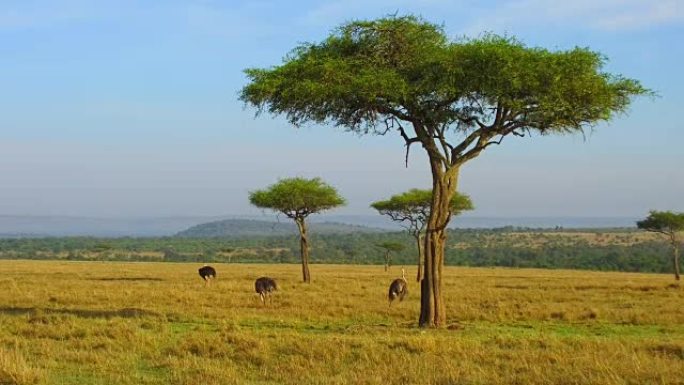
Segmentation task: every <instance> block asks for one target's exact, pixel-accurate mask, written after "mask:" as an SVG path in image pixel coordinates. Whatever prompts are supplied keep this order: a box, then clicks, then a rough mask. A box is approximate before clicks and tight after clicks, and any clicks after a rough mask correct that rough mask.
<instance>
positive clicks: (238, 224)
mask: <svg viewBox="0 0 684 385" xmlns="http://www.w3.org/2000/svg"><path fill="white" fill-rule="evenodd" d="M386 231H388V230H386V229H380V228H375V227H368V226H360V225H350V224H346V223H337V222H317V223H311V224H310V226H309V233H311V234H350V233H380V232H386ZM294 234H297V226H296V225H295V224H294V223H290V222H268V221H258V220H252V219H225V220H220V221H214V222H208V223H202V224H199V225H196V226H192V227H190V228H188V229H187V230H183V231H180V232H178V233H176V235H175V236H177V237H184V238H218V237H226V238H239V237H258V236H273V235H294Z"/></svg>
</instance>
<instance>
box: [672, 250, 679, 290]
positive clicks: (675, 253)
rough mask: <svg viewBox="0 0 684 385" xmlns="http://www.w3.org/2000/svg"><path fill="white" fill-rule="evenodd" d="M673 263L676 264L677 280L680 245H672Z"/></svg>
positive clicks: (676, 277) (675, 273) (676, 278)
mask: <svg viewBox="0 0 684 385" xmlns="http://www.w3.org/2000/svg"><path fill="white" fill-rule="evenodd" d="M672 264H673V265H674V275H675V280H677V281H679V245H677V244H674V245H672Z"/></svg>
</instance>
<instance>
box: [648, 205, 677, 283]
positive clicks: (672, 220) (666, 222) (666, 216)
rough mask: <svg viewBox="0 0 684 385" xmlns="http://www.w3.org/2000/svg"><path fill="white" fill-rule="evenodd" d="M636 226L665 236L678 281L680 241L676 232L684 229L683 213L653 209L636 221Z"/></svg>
mask: <svg viewBox="0 0 684 385" xmlns="http://www.w3.org/2000/svg"><path fill="white" fill-rule="evenodd" d="M637 227H638V228H640V229H643V230H646V231H651V232H654V233H660V234H663V235H665V236H666V237H667V239H668V240H669V242H670V246H672V265H673V269H674V274H675V279H676V280H677V281H679V250H680V247H681V243H682V241H681V240H680V239H679V234H678V233H681V232H683V231H684V213H673V212H671V211H655V210H653V211H651V212H650V213H649V215H648V217H646V219H644V220H641V221H638V222H637Z"/></svg>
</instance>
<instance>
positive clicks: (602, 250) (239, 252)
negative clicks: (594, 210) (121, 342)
mask: <svg viewBox="0 0 684 385" xmlns="http://www.w3.org/2000/svg"><path fill="white" fill-rule="evenodd" d="M584 231H585V232H586V231H587V230H584ZM562 233H563V234H565V235H567V236H564V237H555V236H554V234H556V232H553V231H544V232H542V231H541V230H533V229H514V228H501V229H493V230H485V229H477V230H467V229H460V230H457V231H451V230H450V232H449V235H448V239H449V242H448V244H447V249H446V264H447V265H459V266H506V267H534V268H548V269H559V268H563V269H586V270H616V271H630V272H657V273H669V272H670V271H671V270H672V265H671V263H670V262H669V261H667V260H666V259H663V258H660V256H662V255H663V254H666V253H667V252H668V250H669V249H668V246H667V245H666V244H664V243H663V242H658V241H656V240H650V241H644V242H635V243H632V242H630V241H628V242H624V243H618V242H613V243H611V244H603V245H599V244H594V243H592V242H590V241H587V240H583V239H582V237H580V236H577V237H574V236H570V234H572V231H568V230H564V231H563V232H562ZM613 233H614V234H616V235H613V236H612V237H613V238H612V239H618V238H617V237H620V238H624V239H625V240H629V239H633V238H632V237H633V236H634V232H629V231H625V230H621V231H620V232H613ZM595 234H596V238H597V239H599V236H602V237H605V236H606V234H611V233H610V232H606V230H601V231H600V232H595ZM618 234H619V235H618ZM525 236H527V237H528V238H526V240H524V241H515V240H516V239H520V238H521V237H525ZM311 238H312V242H314V243H315V244H316V247H315V248H313V249H312V252H311V259H312V262H313V263H343V264H349V263H354V264H382V263H384V259H383V256H382V255H380V254H379V253H378V246H377V245H379V244H382V243H385V242H390V243H399V244H402V245H404V248H403V249H402V250H400V251H393V260H394V261H395V264H412V263H413V262H414V261H415V249H414V248H413V246H414V244H413V241H412V240H410V239H408V238H407V237H406V235H405V234H404V233H402V232H389V233H349V234H317V233H315V232H314V233H313V234H312V235H311ZM523 239H524V238H523ZM532 240H534V243H532ZM563 240H565V241H563ZM103 243H106V244H107V245H109V246H110V247H111V248H110V249H109V250H106V251H100V245H102V244H103ZM298 249H299V237H297V236H296V235H294V234H292V235H289V236H254V237H242V238H181V237H165V238H115V239H111V238H110V239H101V238H89V237H64V238H21V239H0V259H36V260H45V259H53V260H54V259H71V260H85V261H87V260H97V261H149V262H162V261H164V262H202V263H209V262H238V263H247V262H249V263H297V262H298V260H299V256H298ZM162 256H164V257H163V258H162Z"/></svg>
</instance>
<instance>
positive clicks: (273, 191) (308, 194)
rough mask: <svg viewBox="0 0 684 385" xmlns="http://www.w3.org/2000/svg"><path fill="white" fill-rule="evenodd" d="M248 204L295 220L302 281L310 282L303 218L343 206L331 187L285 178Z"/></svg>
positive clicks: (317, 180) (251, 196)
mask: <svg viewBox="0 0 684 385" xmlns="http://www.w3.org/2000/svg"><path fill="white" fill-rule="evenodd" d="M249 201H250V202H251V203H252V204H253V205H254V206H257V207H260V208H266V209H271V210H273V211H277V212H280V213H283V214H285V215H286V216H287V217H288V218H291V219H293V220H294V222H295V224H296V225H297V229H298V230H299V249H300V250H299V251H300V254H301V257H302V280H303V281H304V282H306V283H309V282H311V274H310V273H309V238H308V234H307V230H308V229H307V225H306V218H307V217H308V216H309V215H311V214H316V213H320V212H321V211H324V210H329V209H332V208H334V207H338V206H341V205H343V204H344V203H345V201H344V198H342V197H341V196H340V195H339V194H338V192H337V190H335V188H334V187H332V186H330V185H328V184H326V183H325V182H323V181H322V180H321V179H320V178H313V179H305V178H287V179H281V180H280V181H278V183H275V184H272V185H271V186H269V187H268V188H266V189H264V190H257V191H252V192H250V193H249Z"/></svg>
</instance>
